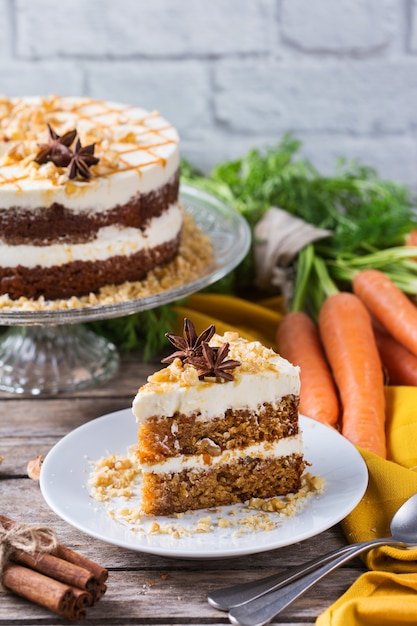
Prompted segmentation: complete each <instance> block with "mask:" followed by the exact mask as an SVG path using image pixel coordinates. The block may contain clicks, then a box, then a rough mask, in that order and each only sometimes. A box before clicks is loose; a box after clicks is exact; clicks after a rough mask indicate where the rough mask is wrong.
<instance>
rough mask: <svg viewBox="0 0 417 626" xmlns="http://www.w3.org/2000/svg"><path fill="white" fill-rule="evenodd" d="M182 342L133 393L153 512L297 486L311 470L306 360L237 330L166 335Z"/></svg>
mask: <svg viewBox="0 0 417 626" xmlns="http://www.w3.org/2000/svg"><path fill="white" fill-rule="evenodd" d="M167 336H168V338H169V339H170V341H171V342H172V343H173V344H174V345H175V347H176V348H177V350H176V351H175V352H174V353H173V354H172V355H171V356H170V357H167V358H166V359H164V362H166V363H169V365H168V366H167V367H166V368H164V369H162V370H160V371H158V372H156V373H154V374H153V375H152V376H150V377H149V378H148V382H147V383H146V384H145V385H144V386H142V387H141V388H140V389H139V390H138V393H137V395H136V397H135V399H134V401H133V414H134V416H135V417H136V420H137V422H138V446H137V452H136V454H137V460H138V463H139V466H140V470H141V474H142V501H141V506H142V508H143V511H144V512H145V513H149V514H153V515H166V514H171V513H178V512H184V511H187V510H193V509H199V508H207V507H213V506H218V505H226V504H233V503H237V502H245V501H247V500H249V499H250V498H252V497H255V498H256V497H257V498H269V497H272V496H279V495H285V494H288V493H292V492H296V491H297V490H298V489H299V488H300V484H301V475H302V473H303V470H304V466H305V464H304V460H303V446H302V436H301V432H300V428H299V415H298V405H299V392H300V377H299V368H298V367H295V366H293V365H291V364H290V363H289V362H288V361H286V360H285V359H283V358H282V357H281V356H279V355H278V354H276V353H275V352H274V351H273V350H271V349H268V348H265V347H264V346H262V345H261V344H260V343H258V342H249V341H246V340H244V339H242V338H240V337H239V336H238V334H237V333H235V332H227V333H225V334H224V335H222V336H220V335H218V334H216V333H215V328H214V326H211V327H209V328H208V329H207V330H205V331H204V332H203V333H201V335H199V336H197V334H196V331H195V328H194V325H193V324H192V322H191V321H190V320H188V319H186V320H185V321H184V336H183V337H179V336H176V335H172V334H168V335H167Z"/></svg>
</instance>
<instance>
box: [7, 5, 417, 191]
mask: <svg viewBox="0 0 417 626" xmlns="http://www.w3.org/2000/svg"><path fill="white" fill-rule="evenodd" d="M0 93H4V94H5V95H21V94H37V93H40V94H48V93H59V94H71V95H90V96H93V97H97V98H108V99H112V100H119V101H122V102H126V103H131V104H140V105H142V106H145V107H147V108H151V109H158V110H160V111H161V113H162V114H163V115H164V116H165V117H167V119H169V120H170V121H171V122H172V123H173V124H175V125H176V126H177V127H178V129H179V132H180V134H181V137H182V149H183V154H184V155H185V156H186V157H188V158H189V159H190V161H192V162H193V163H194V164H195V165H197V166H199V167H201V168H202V169H203V170H205V171H207V170H209V169H210V168H211V167H212V166H213V165H214V164H216V163H217V162H219V161H222V160H225V159H230V158H235V157H237V156H239V155H241V154H243V153H244V152H246V151H247V150H248V149H249V148H251V147H254V146H262V145H266V144H267V145H272V144H274V143H276V142H277V141H278V140H279V138H280V137H281V135H282V134H283V133H284V132H286V131H292V132H293V133H294V134H295V135H296V136H297V137H298V138H300V139H301V140H302V141H303V152H304V154H305V155H307V156H308V157H309V158H310V159H311V160H312V161H313V162H314V164H315V165H316V166H317V167H318V168H319V169H321V170H322V171H323V172H325V173H328V172H330V171H332V169H333V165H334V163H335V159H336V158H337V157H338V156H340V155H343V156H346V157H348V158H357V159H359V160H360V161H361V162H362V163H364V164H366V165H374V166H375V167H376V168H377V169H378V171H379V173H380V174H381V176H385V177H388V178H392V179H393V180H397V181H400V182H405V183H407V184H409V185H411V186H412V187H413V189H417V0H337V2H335V1H334V0H210V1H209V2H208V1H207V0H152V2H149V0H146V1H145V0H71V2H57V1H56V0H0Z"/></svg>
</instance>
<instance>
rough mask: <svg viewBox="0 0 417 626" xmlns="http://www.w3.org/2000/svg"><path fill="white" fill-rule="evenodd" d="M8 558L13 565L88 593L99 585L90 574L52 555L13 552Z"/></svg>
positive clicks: (20, 551) (21, 551)
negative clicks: (25, 567)
mask: <svg viewBox="0 0 417 626" xmlns="http://www.w3.org/2000/svg"><path fill="white" fill-rule="evenodd" d="M10 558H11V560H12V561H14V562H15V563H19V564H20V565H27V566H28V567H31V568H32V569H34V570H36V571H37V572H40V573H41V574H45V576H50V577H51V578H55V580H59V581H61V582H63V583H66V584H67V585H71V586H72V587H79V588H80V589H86V590H87V591H88V590H90V589H92V588H94V587H97V586H98V585H99V582H98V580H97V579H96V578H95V576H94V575H93V574H92V573H91V572H89V571H88V570H86V569H84V568H83V567H80V566H79V565H74V564H73V563H70V562H69V561H65V560H64V559H60V558H58V557H57V556H54V555H53V554H48V553H46V552H23V550H15V551H14V552H13V553H12V555H11V557H10Z"/></svg>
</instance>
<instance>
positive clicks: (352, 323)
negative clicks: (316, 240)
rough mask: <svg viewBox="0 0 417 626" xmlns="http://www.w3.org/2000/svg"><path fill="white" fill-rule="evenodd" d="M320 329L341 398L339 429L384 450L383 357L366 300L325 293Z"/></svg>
mask: <svg viewBox="0 0 417 626" xmlns="http://www.w3.org/2000/svg"><path fill="white" fill-rule="evenodd" d="M319 332H320V337H321V340H322V342H323V346H324V350H325V353H326V355H327V359H328V361H329V364H330V367H331V369H332V371H333V376H334V378H335V381H336V385H337V387H338V389H339V394H340V399H341V403H342V434H343V435H344V436H345V437H346V438H347V439H348V440H349V441H351V442H352V443H353V444H355V445H357V446H361V447H362V448H365V449H366V450H371V451H372V452H374V453H376V454H378V455H379V456H382V457H385V456H386V441H385V396H384V377H383V372H382V366H381V361H380V358H379V354H378V349H377V347H376V341H375V337H374V334H373V330H372V322H371V318H370V315H369V313H368V311H367V310H366V308H365V305H364V304H363V303H362V302H361V301H360V300H359V298H358V297H357V296H355V295H354V294H352V293H345V292H339V293H336V294H334V295H331V296H329V297H328V298H327V299H326V300H325V301H324V303H323V305H322V307H321V309H320V313H319Z"/></svg>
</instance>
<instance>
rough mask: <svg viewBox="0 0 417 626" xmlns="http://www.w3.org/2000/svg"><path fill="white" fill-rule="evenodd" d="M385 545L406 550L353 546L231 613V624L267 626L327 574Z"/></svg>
mask: <svg viewBox="0 0 417 626" xmlns="http://www.w3.org/2000/svg"><path fill="white" fill-rule="evenodd" d="M382 543H383V544H384V545H399V546H402V547H404V544H403V543H401V542H398V541H390V540H389V539H386V540H385V541H384V540H379V541H377V540H375V541H366V542H363V543H360V544H355V545H352V550H350V551H348V552H345V553H344V554H342V555H339V556H337V557H335V558H334V559H333V560H332V561H329V562H327V563H325V564H324V565H322V566H321V567H319V568H318V569H316V570H314V571H310V572H309V573H308V574H306V575H305V576H303V577H301V578H298V579H296V580H294V581H293V582H291V583H289V584H288V585H285V586H283V587H282V588H281V589H277V590H275V591H272V592H270V593H267V594H266V595H263V596H261V597H258V598H256V599H255V600H251V601H250V602H247V603H246V604H243V605H241V606H238V607H235V608H234V609H232V610H231V611H230V612H229V620H230V622H231V623H232V624H235V626H264V625H265V624H268V622H270V621H271V620H272V618H273V617H275V616H276V615H278V613H280V612H281V611H283V610H284V609H285V608H287V607H288V606H289V605H290V604H292V603H293V602H294V601H295V600H297V598H299V597H300V596H302V595H303V594H304V593H305V592H306V591H308V590H309V589H311V587H313V586H314V585H315V584H316V583H317V582H319V580H321V579H322V578H324V577H325V576H327V574H330V572H333V571H334V570H335V569H337V568H338V567H340V566H341V565H343V564H344V563H347V561H349V560H350V559H352V558H353V557H355V556H357V555H359V554H361V553H362V552H366V551H367V550H370V549H371V548H372V547H375V546H378V545H381V544H382Z"/></svg>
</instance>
